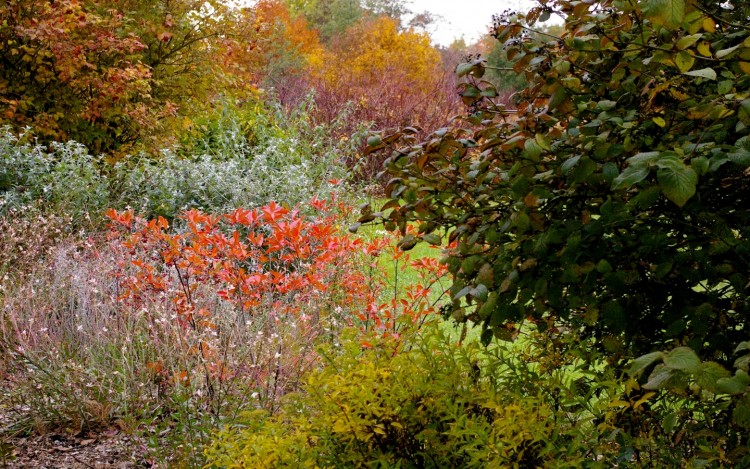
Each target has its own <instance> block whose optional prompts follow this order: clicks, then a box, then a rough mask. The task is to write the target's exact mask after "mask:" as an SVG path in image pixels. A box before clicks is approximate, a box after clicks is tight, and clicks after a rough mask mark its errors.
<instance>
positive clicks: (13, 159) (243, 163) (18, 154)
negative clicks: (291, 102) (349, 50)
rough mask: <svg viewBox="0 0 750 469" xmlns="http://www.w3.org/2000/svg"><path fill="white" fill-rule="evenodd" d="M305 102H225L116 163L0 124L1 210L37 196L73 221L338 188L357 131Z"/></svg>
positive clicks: (300, 197)
mask: <svg viewBox="0 0 750 469" xmlns="http://www.w3.org/2000/svg"><path fill="white" fill-rule="evenodd" d="M336 125H339V124H338V123H337V122H333V123H330V124H328V125H327V126H322V125H314V124H313V123H312V120H311V118H310V117H309V115H308V110H307V108H306V107H305V106H304V105H303V106H301V107H300V108H299V109H297V110H296V111H295V112H293V113H290V114H287V115H285V114H283V113H282V112H281V111H280V110H279V109H276V108H270V109H268V108H266V107H264V106H263V105H260V104H247V106H246V108H242V109H240V108H238V107H236V106H230V105H227V106H225V107H224V108H223V109H221V110H219V111H217V113H216V114H215V115H213V116H207V117H206V118H205V119H204V121H203V122H202V123H199V125H198V126H197V127H196V129H197V130H193V131H191V132H190V133H188V134H186V135H185V136H184V138H183V142H182V146H181V147H179V148H177V149H176V150H175V149H165V150H163V152H162V154H161V155H159V156H155V155H147V154H139V155H134V156H126V157H124V158H122V159H121V160H119V161H118V162H117V163H115V164H114V165H110V164H108V163H107V162H106V161H105V158H104V157H95V156H92V155H91V154H89V152H88V151H87V149H86V148H85V147H84V146H83V145H80V144H78V143H75V142H68V143H65V144H63V143H53V144H51V146H50V148H49V149H48V148H46V147H44V146H41V145H36V144H33V143H32V142H33V141H34V140H33V139H34V136H33V134H32V131H31V130H29V131H27V132H25V133H22V134H20V135H16V134H14V133H12V132H11V131H10V129H9V128H7V127H5V128H3V129H0V214H2V213H5V212H6V211H7V210H10V209H13V208H15V209H20V208H21V207H24V206H26V205H29V204H30V203H32V202H35V201H41V202H42V204H43V205H45V206H47V207H50V208H51V209H53V210H56V211H58V212H63V213H69V214H71V215H72V216H73V221H74V223H79V224H80V222H81V221H83V220H85V219H86V217H87V216H89V215H91V216H92V217H94V218H95V221H96V220H98V219H99V216H100V215H101V213H103V211H104V210H105V209H107V208H110V207H114V208H125V207H131V208H133V209H135V210H136V211H138V212H140V213H142V214H145V215H149V216H154V215H161V216H165V217H167V218H168V219H173V218H174V216H175V215H176V214H177V213H180V212H181V211H184V210H186V209H189V208H198V209H200V210H203V211H206V212H210V213H218V212H228V211H231V210H233V209H235V208H237V207H247V208H252V207H258V206H261V205H264V204H266V203H268V202H270V201H271V200H274V201H277V202H279V203H285V204H288V205H290V206H294V205H297V204H300V203H302V202H306V201H308V200H310V199H311V198H312V197H313V196H318V197H325V196H327V195H328V194H329V193H330V192H331V191H337V190H339V189H341V187H340V186H338V185H337V184H335V183H333V182H332V181H339V180H341V181H343V180H345V179H347V177H348V176H347V169H346V165H345V164H344V162H343V160H344V159H345V158H347V157H349V156H350V155H351V154H353V153H354V149H355V148H356V145H357V141H356V140H350V139H342V140H335V139H333V138H331V134H332V133H333V132H332V130H331V126H336Z"/></svg>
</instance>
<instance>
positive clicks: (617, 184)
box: [612, 165, 649, 190]
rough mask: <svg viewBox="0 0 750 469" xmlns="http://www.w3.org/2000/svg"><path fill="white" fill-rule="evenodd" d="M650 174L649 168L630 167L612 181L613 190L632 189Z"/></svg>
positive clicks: (642, 166) (641, 166) (640, 166)
mask: <svg viewBox="0 0 750 469" xmlns="http://www.w3.org/2000/svg"><path fill="white" fill-rule="evenodd" d="M648 173H649V169H648V166H645V165H637V166H628V167H627V168H625V171H623V172H622V173H620V175H619V176H617V177H616V178H615V179H614V180H613V181H612V189H613V190H617V189H626V188H628V187H631V186H633V185H635V184H637V183H639V182H641V181H643V180H644V179H646V177H647V176H648Z"/></svg>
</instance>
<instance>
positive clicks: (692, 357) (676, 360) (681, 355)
mask: <svg viewBox="0 0 750 469" xmlns="http://www.w3.org/2000/svg"><path fill="white" fill-rule="evenodd" d="M664 365H666V366H668V367H669V368H671V369H673V370H680V371H686V372H688V373H695V372H696V371H698V370H699V369H700V366H701V360H700V358H698V355H696V354H695V352H693V349H691V348H690V347H677V348H676V349H674V350H672V351H671V352H669V353H667V354H666V355H665V356H664Z"/></svg>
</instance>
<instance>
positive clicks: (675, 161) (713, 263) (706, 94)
mask: <svg viewBox="0 0 750 469" xmlns="http://www.w3.org/2000/svg"><path fill="white" fill-rule="evenodd" d="M542 3H543V4H542V5H540V6H539V7H538V8H536V9H534V10H532V11H531V12H530V13H529V14H528V15H526V17H525V18H521V17H519V16H518V15H510V16H505V17H501V18H498V19H497V22H496V25H495V34H496V36H497V38H498V39H500V40H502V41H505V46H506V48H507V53H508V56H509V57H510V58H512V59H514V60H515V64H514V67H515V68H516V69H517V70H519V71H524V73H525V74H526V78H527V81H528V86H527V87H526V88H525V89H524V90H523V91H522V92H520V94H519V99H520V103H519V104H518V118H517V119H514V120H510V119H508V118H507V114H506V113H505V112H504V110H503V107H502V106H496V105H495V104H494V103H493V102H492V99H491V98H492V97H493V96H495V94H496V93H495V90H494V89H493V88H492V87H491V86H490V84H489V83H487V82H483V81H482V80H481V78H482V76H483V74H484V63H483V62H482V61H474V62H472V63H466V64H462V65H460V66H459V67H458V73H459V74H460V75H462V76H464V77H466V79H467V81H466V83H465V84H464V85H463V86H462V88H461V90H462V94H463V97H464V100H465V101H466V102H467V103H469V104H470V105H471V106H472V112H473V113H472V114H471V115H470V116H469V118H468V119H467V120H466V121H464V122H462V123H459V124H463V127H461V126H460V125H457V126H455V127H453V128H448V129H441V130H439V131H437V132H435V133H434V134H433V135H431V136H430V137H429V139H428V140H427V141H425V142H421V143H419V142H414V141H413V140H410V139H411V138H412V137H411V133H412V131H411V130H410V129H405V130H404V131H402V132H400V133H397V134H394V135H390V136H388V137H387V138H385V137H384V138H373V139H371V140H370V143H371V144H372V147H373V148H380V147H383V146H384V144H385V143H390V142H393V141H394V140H396V139H397V138H399V137H400V138H401V140H400V142H401V143H402V146H401V147H400V148H399V149H398V150H397V151H396V152H394V153H393V156H392V157H391V158H390V159H389V160H388V161H387V163H386V172H387V173H388V174H390V176H391V177H392V179H391V181H390V183H389V184H388V187H387V188H386V193H387V195H388V196H390V198H391V199H392V200H391V201H390V202H388V203H387V204H386V206H385V207H383V212H382V216H383V218H384V219H385V221H386V224H387V226H389V227H390V228H396V227H398V228H400V229H401V230H402V232H404V230H405V227H406V224H407V222H410V221H417V222H419V223H420V236H419V237H421V238H423V239H425V240H427V241H434V240H433V238H434V237H435V236H436V234H437V233H441V232H446V231H447V232H448V236H449V238H450V239H451V240H456V241H457V247H456V248H455V249H454V250H452V251H451V252H450V253H449V256H448V258H447V259H446V262H447V263H448V265H449V267H450V271H451V273H452V274H453V276H454V282H453V288H452V291H451V293H452V295H453V300H454V302H453V307H452V312H453V315H454V317H455V318H456V319H459V320H466V319H471V320H473V321H475V322H477V323H481V324H482V327H483V328H484V330H485V334H484V338H485V340H487V341H489V340H490V339H491V338H492V336H493V334H494V335H495V336H498V337H509V336H510V335H512V331H513V329H515V327H516V326H517V325H518V324H521V323H522V322H523V321H524V320H525V319H527V318H528V319H531V320H533V321H534V322H535V323H536V324H538V325H539V326H540V327H544V326H547V325H549V326H554V325H555V324H557V323H558V322H563V323H565V324H567V325H569V326H572V327H573V328H574V329H576V330H578V329H580V330H583V331H584V333H585V335H586V336H589V337H592V338H595V339H596V341H595V343H596V344H597V345H598V346H600V347H601V348H604V349H606V350H608V351H609V352H610V353H611V354H612V355H613V356H615V357H626V358H627V357H634V356H638V355H640V354H642V353H647V352H650V351H653V350H655V349H664V348H669V347H672V346H675V345H681V344H686V345H689V346H690V347H691V348H693V349H694V350H696V351H698V353H699V354H700V355H701V356H702V357H704V358H711V359H713V360H719V361H721V362H723V363H725V364H727V363H728V360H729V359H730V356H731V353H732V350H733V348H734V347H735V346H736V345H737V344H738V343H739V342H741V341H742V340H745V339H746V337H747V336H746V334H747V332H746V331H747V329H748V327H750V322H749V321H750V303H749V302H748V293H750V291H749V288H750V287H749V286H750V262H748V261H750V208H749V207H750V199H748V195H750V185H749V183H748V181H750V179H748V167H749V166H750V135H749V134H750V93H748V90H749V89H750V30H748V29H747V28H746V27H745V26H744V24H745V23H746V18H747V7H746V6H737V7H732V8H730V7H728V6H726V5H724V6H719V5H717V4H716V3H715V2H708V1H705V2H704V1H692V0H669V1H657V0H647V1H642V2H637V3H636V2H623V1H619V0H602V1H597V2H593V3H591V2H584V3H580V2H566V1H550V2H542ZM665 4H669V5H674V6H675V9H674V10H671V9H669V10H668V9H665V7H664V5H665ZM589 5H591V6H590V7H589ZM743 5H744V4H743ZM553 10H554V11H561V12H563V13H564V16H565V18H566V23H565V30H564V32H563V34H562V36H561V37H559V38H558V39H554V38H549V37H548V38H547V39H548V41H547V42H546V43H544V44H542V45H539V44H538V43H537V42H535V41H532V40H530V39H529V38H528V37H527V36H528V35H527V34H526V32H525V28H526V26H525V25H526V24H529V23H533V22H534V20H535V19H536V18H537V17H539V16H549V14H550V12H551V11H553ZM371 218H373V216H372V215H371V214H369V213H368V214H365V215H364V218H363V220H368V219H371ZM419 237H417V238H414V237H412V236H410V235H406V238H407V239H405V240H404V243H403V245H404V246H405V247H408V246H411V245H413V244H414V242H416V241H417V239H418V238H419ZM467 303H468V305H469V306H470V307H469V308H466V305H467Z"/></svg>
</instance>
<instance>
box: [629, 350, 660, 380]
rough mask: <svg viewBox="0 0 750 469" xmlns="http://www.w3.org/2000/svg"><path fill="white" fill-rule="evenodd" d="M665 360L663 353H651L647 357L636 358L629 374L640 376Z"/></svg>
mask: <svg viewBox="0 0 750 469" xmlns="http://www.w3.org/2000/svg"><path fill="white" fill-rule="evenodd" d="M663 358H664V353H662V352H651V353H647V354H646V355H643V356H640V357H638V358H636V359H635V360H633V363H632V364H631V365H630V368H628V374H629V375H630V376H636V375H639V374H641V373H643V370H645V369H646V368H648V367H649V365H651V364H652V363H654V362H655V361H657V360H661V359H663Z"/></svg>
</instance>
